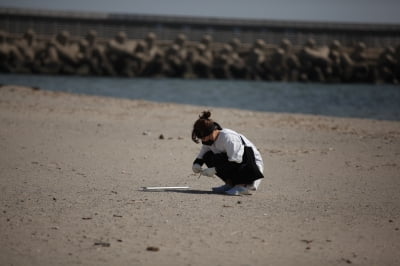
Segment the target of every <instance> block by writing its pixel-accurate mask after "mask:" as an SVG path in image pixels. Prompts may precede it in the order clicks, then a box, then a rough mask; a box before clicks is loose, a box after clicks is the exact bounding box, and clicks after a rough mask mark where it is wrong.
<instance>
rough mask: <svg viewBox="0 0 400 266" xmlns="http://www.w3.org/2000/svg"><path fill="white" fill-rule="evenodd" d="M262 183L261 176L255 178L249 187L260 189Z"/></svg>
mask: <svg viewBox="0 0 400 266" xmlns="http://www.w3.org/2000/svg"><path fill="white" fill-rule="evenodd" d="M260 183H261V178H260V179H257V180H255V181H254V182H253V184H251V185H249V186H248V188H249V189H250V190H254V191H256V190H257V189H258V186H259V185H260Z"/></svg>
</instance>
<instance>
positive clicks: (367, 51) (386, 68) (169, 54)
mask: <svg viewBox="0 0 400 266" xmlns="http://www.w3.org/2000/svg"><path fill="white" fill-rule="evenodd" d="M0 11H2V12H0V20H1V21H2V25H4V26H5V27H3V29H5V30H3V31H1V33H0V53H1V58H2V60H1V63H0V71H1V72H3V73H37V74H41V73H45V74H64V75H68V74H71V75H97V76H126V77H175V78H205V79H246V80H270V81H300V82H364V83H377V82H381V83H394V84H397V83H398V81H399V80H400V45H399V43H396V40H397V39H396V38H397V37H398V36H397V35H398V34H399V33H398V31H397V28H398V27H397V26H396V25H391V26H387V27H384V26H376V27H375V28H373V29H372V31H376V32H375V33H376V38H378V39H379V38H381V40H382V43H381V44H380V45H375V46H371V45H373V44H376V43H378V42H377V41H376V40H375V41H373V38H372V39H371V38H366V37H365V36H364V35H362V34H361V33H363V32H364V30H365V27H361V26H358V27H356V26H355V25H353V27H347V28H346V27H345V26H344V25H336V27H334V28H332V26H330V27H328V26H329V25H325V26H326V29H327V32H328V33H331V35H329V36H328V35H326V36H323V38H322V37H321V35H320V34H319V32H320V31H321V29H320V28H318V27H317V26H316V25H314V26H315V28H314V29H312V28H311V26H312V24H307V23H306V24H304V23H303V24H301V25H300V26H299V25H298V24H293V25H291V26H290V25H286V34H277V29H278V28H279V27H281V30H285V28H284V27H283V24H282V23H281V24H282V25H281V24H277V23H275V24H271V23H270V27H271V29H275V32H270V33H265V32H264V33H265V34H264V35H262V36H261V35H257V34H253V36H252V37H253V39H251V38H250V39H249V38H248V37H249V35H245V34H241V31H236V33H235V34H230V35H229V34H213V33H215V32H214V31H213V30H212V29H213V28H212V27H214V28H215V27H217V26H218V27H220V28H221V27H222V26H224V27H225V29H226V32H225V33H227V32H228V28H229V27H236V28H237V27H239V26H238V25H237V21H236V22H235V21H228V20H224V21H215V20H214V21H211V22H208V24H205V23H206V22H205V21H197V20H196V19H192V20H189V19H186V20H185V19H183V18H180V20H179V19H175V20H174V19H171V20H170V22H168V21H167V20H165V19H166V18H164V20H163V22H162V21H161V18H159V17H154V18H152V19H153V20H152V21H153V23H156V26H155V28H154V27H150V26H149V23H150V18H149V17H145V18H142V24H143V25H142V27H139V24H140V23H138V18H137V17H136V20H134V19H133V18H132V17H118V16H117V17H116V16H106V17H104V18H103V17H102V16H101V15H99V14H97V15H95V16H88V15H86V16H83V15H82V14H77V15H75V16H71V15H70V14H67V15H66V14H63V15H60V16H57V17H56V16H55V15H57V14H55V13H54V12H53V13H54V14H53V13H51V12H50V13H49V12H47V13H40V14H38V13H32V12H30V13H29V12H26V11H25V12H22V11H19V12H16V11H15V10H11V11H13V12H5V11H4V10H3V9H2V10H0ZM8 11H9V10H8ZM122 18H124V20H123V19H122ZM105 21H106V22H107V23H109V24H110V25H111V24H112V23H114V24H115V23H117V22H118V21H119V22H121V21H125V24H124V25H125V26H121V25H120V27H118V28H119V29H120V30H118V31H114V32H110V31H108V33H107V34H106V32H105V31H104V27H101V26H102V25H103V26H104V23H105ZM3 22H4V23H3ZM61 22H63V23H61ZM77 22H79V23H80V24H79V27H71V25H72V24H73V23H77ZM134 22H136V24H135V23H134ZM167 22H168V23H170V24H168V23H167ZM200 22H201V23H200ZM242 22H243V21H242ZM71 23H72V24H71ZM171 23H172V24H171ZM196 23H197V24H196ZM202 23H203V24H202ZM235 23H236V24H235ZM252 23H253V24H251V25H250V24H245V25H244V26H241V28H244V27H248V29H250V28H251V29H253V33H254V32H257V31H258V30H259V29H258V28H257V27H256V26H257V25H256V24H257V23H255V22H254V21H253V22H252ZM259 24H260V23H259ZM261 24H262V23H261ZM261 24H260V25H261ZM264 24H265V23H264ZM54 25H56V26H57V27H56V29H57V30H58V31H57V32H56V33H54V34H53V32H54V31H55V29H54ZM146 25H147V26H146ZM157 25H158V26H157ZM160 25H164V26H162V27H161V26H160ZM165 25H170V26H169V27H167V26H165ZM171 25H175V31H171V30H170V28H171V27H172V26H171ZM178 25H180V26H178ZM185 25H186V26H185ZM188 25H190V26H188ZM194 25H197V28H196V31H195V27H194ZM207 25H208V26H207ZM296 25H297V26H296ZM28 26H29V28H27V27H28ZM75 26H76V25H75ZM83 26H85V27H83ZM88 26H91V27H92V28H91V29H89V28H88ZM200 26H204V27H203V28H202V29H203V31H199V30H198V28H199V27H200ZM160 27H161V28H162V29H160ZM274 27H275V28H274ZM282 27H283V28H282ZM290 27H291V29H295V30H297V31H300V30H303V31H304V29H305V28H308V30H309V31H308V33H307V36H308V37H307V38H306V39H304V40H303V39H301V40H303V43H301V44H300V43H299V41H300V39H299V38H293V36H292V35H290V34H288V33H287V32H288V28H290ZM296 27H297V28H296ZM77 28H79V30H76V29H77ZM200 28H201V27H200ZM44 29H47V31H45V30H44ZM82 29H85V30H87V31H86V32H85V33H84V34H83V33H82ZM133 29H137V32H136V34H132V30H133ZM144 29H152V30H154V31H151V32H143V30H144ZM22 30H25V31H24V32H21V31H22ZM339 31H341V32H342V34H341V35H340V34H338V32H339ZM165 32H168V34H169V35H168V36H166V35H165ZM200 32H202V34H201V36H197V35H199V34H200ZM355 32H357V33H358V34H355V36H352V37H351V38H350V37H349V38H350V39H347V37H346V36H347V35H346V34H348V35H349V36H350V34H351V33H355ZM138 33H140V34H141V37H139V36H138ZM171 33H176V35H175V36H173V37H171ZM194 33H196V34H197V35H196V38H194V36H195V35H193V34H194ZM217 33H219V32H217ZM333 33H336V34H333ZM111 34H112V35H111ZM303 35H304V34H303ZM303 35H302V36H303ZM111 36H112V37H111ZM132 36H133V37H132ZM221 36H222V37H221ZM271 36H272V37H271ZM357 36H358V37H359V39H358V40H357V39H354V37H357ZM387 36H392V38H388V37H387ZM242 37H243V39H245V40H243V39H242ZM303 37H304V36H303ZM329 37H331V38H332V39H329ZM336 37H337V38H336ZM278 38H279V40H278ZM383 44H385V45H383Z"/></svg>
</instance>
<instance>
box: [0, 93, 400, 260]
mask: <svg viewBox="0 0 400 266" xmlns="http://www.w3.org/2000/svg"><path fill="white" fill-rule="evenodd" d="M203 109H205V108H204V107H201V106H190V105H178V104H165V103H163V104H160V103H152V102H146V101H132V100H122V99H113V98H103V97H96V96H82V95H71V94H67V93H60V92H47V91H41V90H33V89H30V88H22V87H16V86H2V87H1V88H0V150H1V153H0V178H1V182H0V202H1V203H0V212H1V219H0V246H1V248H0V264H1V265H347V264H354V265H399V264H400V253H399V250H400V229H399V228H400V192H399V191H400V160H399V158H400V122H394V121H376V120H368V119H347V118H332V117H322V116H311V115H293V114H276V113H261V112H250V111H243V110H236V109H222V108H212V109H211V111H212V113H213V115H212V117H213V118H214V119H215V120H216V121H218V122H219V123H220V124H221V125H222V126H223V127H227V128H231V129H234V130H236V131H239V132H241V133H243V134H244V135H246V136H247V137H248V138H249V139H250V140H252V141H253V142H254V143H255V144H256V145H257V147H258V148H259V150H260V151H261V154H262V155H263V158H264V164H265V179H264V181H263V183H262V184H261V187H260V190H259V191H257V192H256V193H254V194H253V195H251V196H239V197H234V196H225V195H219V194H213V193H211V192H210V188H211V187H212V186H217V185H219V184H221V182H220V181H219V180H218V179H217V178H214V179H213V178H208V177H200V178H198V176H197V175H193V174H192V173H191V164H192V162H193V160H194V158H195V156H196V155H197V152H198V150H199V148H200V146H199V145H196V144H194V143H193V142H192V141H191V138H190V131H191V127H192V125H193V122H194V120H195V119H196V118H197V117H198V114H199V113H200V112H201V111H202V110H203ZM144 186H190V189H188V190H170V191H155V192H146V191H143V190H141V187H144Z"/></svg>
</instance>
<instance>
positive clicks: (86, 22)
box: [0, 8, 400, 48]
mask: <svg viewBox="0 0 400 266" xmlns="http://www.w3.org/2000/svg"><path fill="white" fill-rule="evenodd" d="M28 29H32V30H34V31H35V32H36V33H37V34H38V35H41V36H43V37H47V36H54V35H56V34H57V33H58V32H60V31H62V30H66V31H68V32H69V33H70V34H71V35H72V36H76V37H83V36H84V35H86V34H87V32H88V31H89V30H95V31H97V33H98V36H99V37H100V38H104V39H108V38H112V37H114V36H115V34H116V33H117V32H119V31H124V32H125V33H126V34H127V36H128V38H130V39H143V38H144V36H145V35H146V34H147V33H148V32H154V33H155V34H156V35H157V37H158V39H159V40H166V41H168V40H173V39H174V38H175V37H176V36H177V35H178V34H180V33H183V34H185V35H186V36H187V37H188V39H189V40H190V41H196V42H197V41H200V40H201V38H202V36H203V35H204V34H209V35H211V36H213V39H214V41H215V42H220V43H226V42H229V41H230V40H231V39H232V38H238V39H240V40H241V42H242V43H254V41H255V40H257V39H262V40H264V41H265V43H268V44H271V45H276V44H278V43H279V42H280V41H281V40H282V39H283V38H286V39H288V40H290V41H291V43H292V44H293V45H295V46H300V45H303V44H304V43H305V42H306V41H307V40H308V39H309V38H313V39H314V40H315V41H316V42H317V43H318V44H322V45H328V44H329V43H330V42H331V41H332V40H338V41H340V42H341V43H342V44H343V45H344V46H352V45H354V44H355V43H356V42H363V43H365V44H366V45H367V46H368V47H371V48H374V47H376V48H378V47H386V46H390V45H392V46H394V45H397V44H399V43H400V25H397V24H355V23H327V22H300V21H277V20H256V19H225V18H224V19H222V18H204V17H184V16H152V15H134V14H109V13H83V12H64V11H48V10H28V9H15V8H0V30H3V31H6V32H9V33H12V34H18V35H21V34H23V33H24V32H26V31H27V30H28Z"/></svg>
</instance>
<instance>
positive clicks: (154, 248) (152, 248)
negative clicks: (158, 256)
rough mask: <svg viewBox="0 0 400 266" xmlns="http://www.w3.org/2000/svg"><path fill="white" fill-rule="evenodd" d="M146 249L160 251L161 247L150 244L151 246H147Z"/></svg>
mask: <svg viewBox="0 0 400 266" xmlns="http://www.w3.org/2000/svg"><path fill="white" fill-rule="evenodd" d="M146 250H147V251H159V250H160V248H158V247H152V246H150V247H147V248H146Z"/></svg>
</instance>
